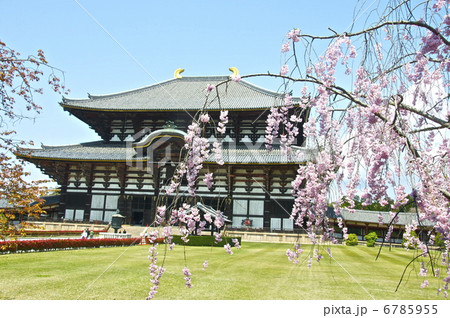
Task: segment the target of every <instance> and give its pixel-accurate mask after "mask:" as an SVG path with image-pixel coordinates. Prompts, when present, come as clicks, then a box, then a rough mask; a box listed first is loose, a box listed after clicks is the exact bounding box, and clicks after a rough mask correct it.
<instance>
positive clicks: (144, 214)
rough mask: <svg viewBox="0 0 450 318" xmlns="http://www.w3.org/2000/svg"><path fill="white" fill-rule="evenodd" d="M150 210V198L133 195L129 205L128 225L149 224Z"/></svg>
mask: <svg viewBox="0 0 450 318" xmlns="http://www.w3.org/2000/svg"><path fill="white" fill-rule="evenodd" d="M151 210H152V197H151V196H144V195H134V196H133V199H132V203H131V220H130V225H140V226H144V225H146V224H148V223H149V221H150V220H149V219H150V214H151Z"/></svg>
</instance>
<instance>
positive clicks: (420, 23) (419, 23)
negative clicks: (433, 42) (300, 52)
mask: <svg viewBox="0 0 450 318" xmlns="http://www.w3.org/2000/svg"><path fill="white" fill-rule="evenodd" d="M392 25H412V26H418V27H422V28H425V29H427V30H429V31H431V32H432V33H433V34H435V35H437V36H439V38H440V39H441V41H442V42H443V43H444V44H445V45H450V41H449V40H447V39H446V38H445V37H444V36H443V35H442V34H441V32H439V31H438V30H436V29H435V28H433V27H432V26H431V25H429V24H427V23H425V22H423V21H406V20H403V21H386V22H383V23H380V24H377V25H375V26H373V27H370V28H367V29H364V30H362V31H358V32H350V33H349V32H343V33H335V34H332V35H327V36H316V35H310V34H302V35H301V37H305V38H310V39H312V40H332V39H336V38H340V37H343V36H345V37H355V36H359V35H364V34H368V33H370V32H372V31H376V30H378V29H381V28H383V27H385V26H392ZM333 32H334V31H333Z"/></svg>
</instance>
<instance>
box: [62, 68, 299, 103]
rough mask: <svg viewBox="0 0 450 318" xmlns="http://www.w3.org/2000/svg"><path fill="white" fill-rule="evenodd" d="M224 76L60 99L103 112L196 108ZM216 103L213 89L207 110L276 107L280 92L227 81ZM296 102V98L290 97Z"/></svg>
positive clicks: (244, 82) (183, 80) (190, 78)
mask: <svg viewBox="0 0 450 318" xmlns="http://www.w3.org/2000/svg"><path fill="white" fill-rule="evenodd" d="M227 80H228V77H227V76H203V77H182V78H180V79H177V78H174V79H171V80H168V81H164V82H161V83H157V84H154V85H150V86H146V87H142V88H138V89H133V90H130V91H125V92H120V93H115V94H108V95H89V98H87V99H68V98H63V102H62V103H61V105H62V106H63V107H66V108H77V109H86V110H89V109H90V110H103V111H145V110H155V111H157V110H198V109H200V108H201V107H202V106H203V105H204V104H205V101H206V91H205V89H206V87H207V86H208V85H210V84H213V85H217V84H219V83H222V82H224V81H227ZM218 92H219V97H220V104H219V100H218V98H214V97H216V91H215V90H213V91H211V93H210V95H209V97H208V103H209V102H211V103H210V104H208V106H207V109H210V110H218V109H227V110H240V109H245V110H247V109H267V108H269V107H272V106H280V105H281V101H282V95H281V94H279V93H277V92H273V91H269V90H266V89H264V88H261V87H259V86H256V85H253V84H251V83H249V82H246V81H244V80H241V81H239V82H233V81H230V82H228V83H226V84H221V85H219V86H218ZM293 102H294V103H298V99H297V98H293Z"/></svg>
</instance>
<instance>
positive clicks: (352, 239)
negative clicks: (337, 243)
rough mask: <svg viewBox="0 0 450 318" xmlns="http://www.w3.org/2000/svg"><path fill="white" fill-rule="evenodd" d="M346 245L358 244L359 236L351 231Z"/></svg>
mask: <svg viewBox="0 0 450 318" xmlns="http://www.w3.org/2000/svg"><path fill="white" fill-rule="evenodd" d="M345 245H347V246H356V245H358V236H357V235H356V234H355V233H350V234H349V235H348V237H347V240H346V241H345Z"/></svg>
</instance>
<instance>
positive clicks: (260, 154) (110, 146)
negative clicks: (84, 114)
mask: <svg viewBox="0 0 450 318" xmlns="http://www.w3.org/2000/svg"><path fill="white" fill-rule="evenodd" d="M224 148H225V149H223V152H222V158H223V161H224V162H225V163H242V164H253V163H255V164H261V163H274V164H277V163H292V164H294V163H303V162H306V161H310V160H312V158H313V152H312V151H311V150H310V149H306V148H302V147H295V150H298V151H299V153H301V154H302V156H301V157H299V158H295V156H287V155H285V154H283V153H282V151H281V150H279V149H274V150H271V151H268V150H266V149H246V148H237V149H227V148H226V146H224ZM17 155H18V156H19V157H23V158H29V159H32V158H35V159H49V160H73V161H118V162H124V161H146V160H148V159H149V158H148V157H135V155H136V151H135V150H134V149H133V148H131V147H129V145H128V147H127V142H109V143H105V142H103V141H94V142H87V143H80V144H75V145H66V146H45V145H42V148H40V149H39V148H38V149H21V150H20V151H19V153H18V154H17ZM206 162H207V163H215V162H217V160H216V157H215V154H214V153H212V152H211V154H210V156H209V158H208V159H207V160H206Z"/></svg>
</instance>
